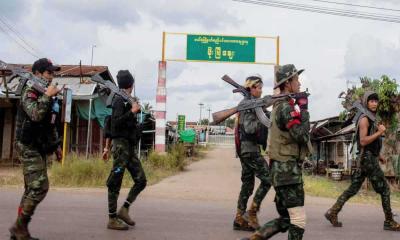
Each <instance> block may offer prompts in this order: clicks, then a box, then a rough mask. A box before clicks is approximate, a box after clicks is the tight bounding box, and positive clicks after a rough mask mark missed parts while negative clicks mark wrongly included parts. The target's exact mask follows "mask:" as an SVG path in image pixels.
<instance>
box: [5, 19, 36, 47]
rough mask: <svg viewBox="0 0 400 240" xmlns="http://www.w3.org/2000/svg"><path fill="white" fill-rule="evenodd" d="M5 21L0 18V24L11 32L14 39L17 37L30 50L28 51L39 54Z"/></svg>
mask: <svg viewBox="0 0 400 240" xmlns="http://www.w3.org/2000/svg"><path fill="white" fill-rule="evenodd" d="M6 20H7V19H6V18H5V17H4V16H3V17H1V16H0V22H2V23H3V24H4V25H5V26H6V27H7V28H8V29H9V30H10V31H11V32H13V33H14V35H15V36H16V37H18V38H19V39H20V40H21V41H22V42H23V43H24V44H25V46H27V47H28V48H30V50H31V51H32V52H34V53H36V54H38V52H40V51H37V50H36V48H34V47H33V46H32V44H30V43H29V42H28V41H27V40H26V39H25V38H24V37H23V36H22V34H21V33H20V32H18V31H17V30H16V29H15V28H14V27H13V26H11V24H10V23H7V21H6ZM38 55H40V54H38Z"/></svg>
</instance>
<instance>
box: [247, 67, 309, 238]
mask: <svg viewBox="0 0 400 240" xmlns="http://www.w3.org/2000/svg"><path fill="white" fill-rule="evenodd" d="M303 71H304V70H297V69H296V68H295V66H294V65H293V64H288V65H284V66H280V67H279V69H278V71H277V72H276V79H277V84H276V85H275V87H274V88H279V89H280V90H281V93H283V94H288V95H287V96H286V97H282V98H279V99H277V101H275V103H274V107H273V110H272V114H271V121H272V125H271V128H270V129H269V136H268V147H267V149H268V155H269V158H270V169H271V170H270V171H271V173H270V174H271V179H272V185H273V186H274V189H275V192H276V195H275V204H276V209H277V211H278V213H279V217H278V218H277V219H274V220H272V221H270V222H267V223H266V224H264V226H261V227H260V228H259V229H258V230H257V231H256V232H255V233H254V234H253V235H252V236H250V238H244V239H243V240H249V239H251V240H264V239H269V238H271V237H272V236H274V235H275V234H277V233H279V232H286V231H288V239H289V240H300V239H303V234H304V228H305V223H306V214H305V209H304V188H303V178H302V171H301V161H302V160H304V158H305V157H306V156H307V155H308V154H309V153H310V150H311V149H310V147H309V146H310V143H309V130H310V123H309V118H310V115H309V113H308V94H307V93H304V92H303V93H301V92H300V81H299V75H300V74H301V73H302V72H303ZM290 95H291V96H292V97H290ZM297 108H298V109H297Z"/></svg>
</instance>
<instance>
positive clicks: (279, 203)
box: [255, 161, 304, 240]
mask: <svg viewBox="0 0 400 240" xmlns="http://www.w3.org/2000/svg"><path fill="white" fill-rule="evenodd" d="M271 175H272V184H273V186H274V189H275V206H276V210H277V212H278V213H279V218H276V219H274V220H271V221H269V222H267V223H265V224H264V225H263V226H261V228H260V229H258V231H256V232H255V234H256V235H258V236H260V237H261V238H262V239H269V238H271V237H272V236H274V235H275V234H277V233H279V232H286V231H288V239H289V240H300V239H303V234H304V229H303V228H300V227H298V226H296V225H294V224H291V220H290V215H289V211H288V209H290V208H296V207H303V206H304V188H303V182H302V173H301V169H300V168H299V166H298V164H297V162H296V161H288V162H278V161H271ZM285 183H286V184H285Z"/></svg>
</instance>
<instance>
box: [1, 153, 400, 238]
mask: <svg viewBox="0 0 400 240" xmlns="http://www.w3.org/2000/svg"><path fill="white" fill-rule="evenodd" d="M239 184H240V164H239V161H238V159H235V158H234V151H233V149H230V148H218V149H215V150H213V151H211V152H210V153H209V154H208V155H207V158H206V159H204V160H201V161H199V162H196V163H193V164H192V165H190V166H189V167H188V169H187V171H185V172H183V173H181V174H179V175H176V176H173V177H170V178H167V179H165V180H163V181H162V182H160V183H159V184H156V185H153V186H150V187H148V188H146V189H145V191H144V192H143V194H142V195H141V196H140V197H139V199H138V200H137V201H136V202H135V203H134V205H133V207H132V210H133V216H134V219H135V221H136V223H137V226H135V227H133V228H131V229H129V230H128V231H114V230H108V229H106V223H107V195H106V189H105V188H104V189H54V188H52V189H51V190H50V192H49V194H48V196H47V197H46V199H45V200H44V201H43V202H42V203H41V205H40V206H39V207H38V209H37V211H36V214H35V216H34V218H33V221H32V223H31V225H30V229H31V233H32V235H33V236H35V237H39V238H40V239H41V240H50V239H51V240H53V239H57V240H61V239H98V240H102V239H113V240H120V239H121V240H125V239H130V240H133V239H138V240H139V239H140V240H142V239H145V240H153V239H154V240H162V239H168V240H170V239H171V240H172V239H173V240H178V239H179V240H181V239H182V240H183V239H185V240H205V239H210V240H211V239H212V240H222V239H232V240H233V239H240V238H241V237H244V236H247V235H249V233H246V232H237V231H233V230H232V221H233V218H234V214H235V209H236V198H237V195H238V192H239V187H240V185H239ZM22 191H23V189H22V188H13V187H0V196H1V197H0V239H9V234H8V230H7V229H8V227H9V226H10V225H11V224H12V222H13V221H14V220H15V217H16V209H17V206H18V203H19V199H20V196H21V195H22ZM126 194H127V190H126V189H125V190H123V191H122V192H121V196H122V197H121V199H120V202H121V203H122V202H123V201H124V197H125V196H126ZM273 195H274V192H273V191H271V192H269V193H268V196H267V198H266V199H265V200H264V202H263V206H262V209H261V212H260V222H265V221H267V220H269V219H272V218H274V217H276V216H277V213H276V211H275V207H274V204H273V202H272V199H273ZM332 203H333V200H332V199H326V198H316V197H309V196H307V197H306V210H307V217H308V222H307V227H306V233H305V237H304V239H310V240H317V239H318V240H320V239H324V240H325V239H326V240H338V239H362V240H369V239H385V240H390V239H400V232H388V231H383V229H382V226H383V213H382V210H381V208H380V207H379V206H375V205H363V204H348V205H346V206H345V208H344V210H343V212H342V213H341V216H340V217H341V221H343V223H344V227H343V228H333V227H331V226H330V225H329V224H328V222H327V221H326V220H325V219H324V218H323V213H324V212H325V211H326V209H327V208H328V207H329V206H330V205H331V204H332ZM397 220H400V219H397ZM273 239H281V240H283V239H287V234H278V235H276V237H274V238H273Z"/></svg>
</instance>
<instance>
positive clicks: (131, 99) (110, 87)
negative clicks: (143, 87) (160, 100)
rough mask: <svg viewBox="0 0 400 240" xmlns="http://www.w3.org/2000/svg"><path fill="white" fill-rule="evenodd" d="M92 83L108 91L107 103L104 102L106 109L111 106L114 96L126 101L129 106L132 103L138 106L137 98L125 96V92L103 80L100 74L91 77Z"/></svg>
mask: <svg viewBox="0 0 400 240" xmlns="http://www.w3.org/2000/svg"><path fill="white" fill-rule="evenodd" d="M92 81H94V82H96V83H98V84H99V85H100V86H101V87H103V88H106V89H108V90H109V91H110V92H109V95H108V98H107V101H106V106H107V107H110V106H111V105H112V100H113V99H114V97H115V95H119V96H121V97H122V98H123V99H124V100H125V101H128V102H129V103H130V104H131V105H133V104H134V103H138V104H139V99H138V98H137V97H132V96H131V95H129V94H127V93H126V92H125V91H122V90H121V89H119V87H118V86H117V85H115V84H114V83H113V82H111V81H108V80H104V79H103V78H102V77H101V76H100V74H96V75H93V76H92Z"/></svg>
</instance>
